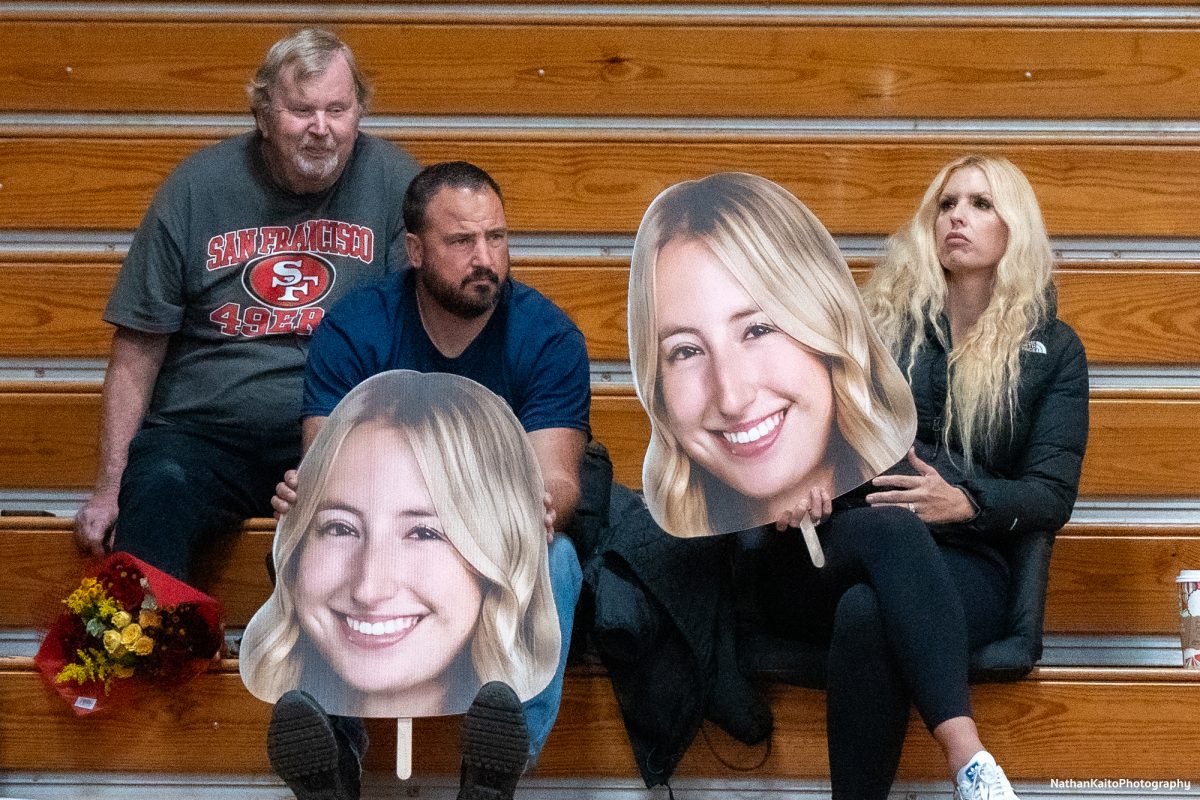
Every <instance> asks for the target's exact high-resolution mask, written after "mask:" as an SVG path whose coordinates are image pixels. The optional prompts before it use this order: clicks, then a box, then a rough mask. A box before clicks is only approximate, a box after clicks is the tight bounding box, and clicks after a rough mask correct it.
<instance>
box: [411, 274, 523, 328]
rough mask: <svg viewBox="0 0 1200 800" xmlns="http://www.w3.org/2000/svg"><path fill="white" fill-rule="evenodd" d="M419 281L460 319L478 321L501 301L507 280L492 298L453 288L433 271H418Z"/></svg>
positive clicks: (440, 304)
mask: <svg viewBox="0 0 1200 800" xmlns="http://www.w3.org/2000/svg"><path fill="white" fill-rule="evenodd" d="M417 279H418V280H420V281H421V285H422V286H423V287H425V291H427V292H429V296H430V297H432V298H433V299H434V300H435V301H436V302H437V304H438V305H439V306H441V307H442V308H444V309H445V310H446V311H448V312H450V313H451V314H453V315H454V316H456V317H459V318H460V319H467V320H470V319H476V318H478V317H480V316H482V315H483V314H486V313H487V312H488V311H491V310H492V309H493V308H495V307H496V303H497V302H499V300H500V291H501V290H502V289H503V288H504V284H505V283H506V282H507V280H508V279H507V278H506V279H505V280H504V281H501V282H500V284H499V285H498V286H496V290H495V291H494V292H492V294H491V297H490V298H487V299H485V298H481V297H479V296H478V295H475V294H472V293H468V292H465V291H463V289H462V288H461V287H457V286H452V285H450V284H449V283H446V282H444V281H442V280H441V279H440V278H438V276H437V275H435V274H433V270H431V269H419V270H417Z"/></svg>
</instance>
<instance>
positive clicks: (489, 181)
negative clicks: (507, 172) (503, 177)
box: [404, 161, 504, 233]
mask: <svg viewBox="0 0 1200 800" xmlns="http://www.w3.org/2000/svg"><path fill="white" fill-rule="evenodd" d="M446 187H449V188H451V189H470V190H471V191H479V190H480V189H483V188H485V187H486V188H489V189H491V190H492V191H493V192H495V193H496V197H499V198H500V202H501V204H503V203H504V195H503V194H501V192H500V185H499V184H497V183H496V181H495V180H494V179H493V178H492V176H491V175H488V174H487V173H486V172H484V171H483V170H482V169H480V168H479V167H477V166H475V165H474V164H471V163H469V162H466V161H443V162H441V163H440V164H431V165H429V166H428V167H426V168H425V169H423V170H421V171H420V172H418V173H417V177H415V178H413V179H412V183H410V184H409V185H408V191H407V192H405V193H404V228H405V230H407V231H408V232H409V233H420V232H421V231H422V229H424V227H425V209H426V208H428V207H429V201H430V200H432V199H433V196H434V195H435V194H437V193H438V192H440V191H441V190H442V189H444V188H446Z"/></svg>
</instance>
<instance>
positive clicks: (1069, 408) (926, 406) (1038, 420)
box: [901, 317, 1088, 544]
mask: <svg viewBox="0 0 1200 800" xmlns="http://www.w3.org/2000/svg"><path fill="white" fill-rule="evenodd" d="M1021 350H1022V352H1021V383H1020V385H1019V386H1018V387H1017V403H1016V409H1015V411H1014V416H1013V423H1012V429H1011V430H1010V431H1008V435H1007V436H1006V437H1004V438H1003V440H1002V441H1000V442H998V443H997V444H996V445H995V446H994V447H993V448H992V449H991V451H990V452H980V453H977V454H976V459H977V461H978V464H979V467H980V469H979V470H977V472H978V473H979V474H977V475H974V476H969V477H966V478H964V479H962V480H961V481H951V482H952V483H957V484H959V485H961V486H962V487H963V488H964V489H966V491H967V493H968V494H969V495H970V497H971V499H972V501H973V502H974V503H975V505H976V506H977V507H978V509H979V515H978V516H977V517H975V519H974V520H972V522H971V523H970V524H969V525H968V526H967V527H968V528H969V529H971V530H974V531H976V532H978V533H981V534H983V535H984V537H985V538H987V539H989V540H991V541H993V542H995V543H997V544H1001V543H1003V542H1004V540H1005V539H1006V538H1009V537H1006V536H1004V534H1006V533H1012V534H1020V533H1026V532H1029V531H1056V530H1058V529H1059V528H1061V527H1062V526H1063V525H1065V524H1066V522H1067V520H1068V519H1069V518H1070V516H1071V508H1072V507H1073V506H1074V504H1075V496H1076V494H1077V492H1078V490H1079V470H1080V467H1081V465H1082V464H1083V451H1084V447H1085V446H1086V445H1087V431H1088V373H1087V357H1086V356H1085V354H1084V350H1083V343H1082V342H1080V341H1079V337H1078V336H1077V335H1075V331H1073V330H1071V327H1070V326H1069V325H1067V324H1066V323H1065V322H1062V321H1061V320H1058V319H1056V318H1054V317H1051V319H1050V321H1048V322H1047V323H1046V324H1044V325H1042V326H1041V327H1040V328H1039V329H1038V330H1036V331H1035V332H1034V334H1033V335H1032V336H1031V337H1030V338H1029V339H1028V340H1027V341H1026V342H1025V343H1024V345H1022V348H1021ZM903 368H904V365H901V369H903ZM946 382H947V379H946V350H945V349H944V348H943V347H942V345H941V343H940V342H939V341H938V338H937V334H936V332H935V331H934V330H933V329H932V326H930V328H929V330H927V331H926V343H925V345H924V346H923V348H922V349H921V350H920V351H919V352H918V354H917V358H916V360H915V362H914V363H913V368H912V375H911V384H912V392H913V399H914V400H915V401H916V404H917V439H918V440H919V441H921V442H924V443H925V444H926V445H928V446H931V447H933V448H934V449H935V450H936V449H937V448H939V447H941V446H942V444H941V443H942V415H943V413H944V409H945V406H946ZM984 475H986V476H987V477H984Z"/></svg>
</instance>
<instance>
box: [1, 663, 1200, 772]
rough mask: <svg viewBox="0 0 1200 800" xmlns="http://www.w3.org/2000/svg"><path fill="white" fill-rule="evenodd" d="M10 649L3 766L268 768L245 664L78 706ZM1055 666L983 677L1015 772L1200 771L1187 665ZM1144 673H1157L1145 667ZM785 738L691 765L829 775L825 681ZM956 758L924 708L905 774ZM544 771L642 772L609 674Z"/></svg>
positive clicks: (801, 702) (425, 727)
mask: <svg viewBox="0 0 1200 800" xmlns="http://www.w3.org/2000/svg"><path fill="white" fill-rule="evenodd" d="M6 662H7V663H0V706H2V707H3V708H4V709H5V712H4V714H3V715H0V769H8V770H21V771H31V770H32V771H38V770H51V771H54V772H64V771H66V772H73V771H81V770H94V769H95V767H96V762H95V759H96V755H95V752H94V749H93V748H91V747H84V746H80V743H81V742H82V741H85V740H86V741H119V742H122V743H123V747H124V748H127V749H128V752H135V753H137V754H138V757H137V758H136V759H130V760H129V761H128V762H127V764H123V767H124V768H126V769H136V770H138V771H164V772H231V773H232V772H267V771H269V767H268V765H267V761H266V747H265V745H264V742H265V735H266V727H267V721H268V718H269V713H270V706H269V705H267V704H266V703H262V702H260V701H258V700H255V699H254V698H253V697H251V696H250V695H249V694H248V693H247V692H246V690H245V689H244V688H243V687H242V684H241V680H240V678H239V677H238V675H237V673H236V671H234V664H233V663H232V662H226V664H225V666H224V669H223V670H222V671H218V672H212V673H209V674H207V675H203V676H201V677H200V678H198V679H197V680H195V681H193V682H192V683H190V684H188V685H187V686H185V687H182V688H180V689H177V690H175V691H173V692H172V693H171V694H170V695H158V696H155V695H153V694H151V695H149V696H146V697H144V698H143V699H142V700H141V701H140V702H138V703H137V704H136V705H130V706H127V707H125V708H121V709H114V710H113V711H112V712H111V713H107V714H97V715H96V716H95V717H94V718H90V717H89V718H78V717H76V716H75V715H74V714H73V713H72V712H71V711H70V710H69V709H68V708H67V707H66V704H65V703H64V702H63V701H62V700H61V699H60V698H59V697H58V696H57V695H54V694H53V693H52V692H51V690H50V689H49V688H48V687H47V686H46V684H45V683H44V682H43V681H42V679H41V677H40V676H38V675H37V674H35V673H34V672H33V670H32V668H31V664H30V662H29V660H28V659H7V660H6ZM1163 672H1166V671H1164V670H1157V671H1154V670H1145V671H1143V670H1120V669H1107V670H1088V671H1078V670H1069V669H1062V668H1059V669H1041V670H1039V671H1038V672H1037V673H1036V677H1035V678H1034V679H1031V680H1025V681H1021V682H1019V683H1015V684H1006V685H990V686H980V687H976V688H975V689H974V691H973V695H972V697H973V702H974V712H975V715H976V717H977V718H978V720H979V727H980V734H981V736H982V738H983V739H984V741H989V742H1002V743H1003V745H1004V768H1005V771H1006V772H1007V773H1008V774H1009V776H1010V777H1012V778H1014V779H1018V780H1020V779H1026V780H1028V779H1044V776H1046V775H1047V774H1058V771H1059V770H1062V769H1065V768H1067V767H1068V766H1069V768H1070V770H1071V774H1072V775H1077V776H1081V777H1094V776H1112V777H1125V778H1141V779H1171V778H1191V779H1193V780H1194V779H1196V778H1200V768H1198V767H1197V765H1196V762H1195V761H1194V760H1190V759H1187V758H1181V757H1180V755H1179V754H1180V753H1187V752H1194V751H1196V750H1197V749H1200V733H1198V732H1197V731H1196V726H1195V725H1194V724H1193V723H1192V719H1191V716H1192V715H1191V714H1190V713H1181V711H1182V710H1184V709H1194V708H1195V706H1196V703H1198V702H1200V682H1198V681H1196V680H1194V679H1192V678H1193V677H1194V676H1191V675H1188V674H1186V672H1185V671H1184V670H1182V669H1181V670H1175V671H1172V672H1170V673H1169V674H1168V675H1167V676H1163V675H1161V674H1159V673H1163ZM1143 673H1148V674H1146V675H1143ZM767 691H768V695H769V698H770V701H771V705H772V708H773V710H774V712H775V733H774V736H773V740H772V747H771V752H770V754H769V755H768V756H767V758H766V760H765V762H764V763H763V765H762V766H761V767H759V768H758V769H755V770H752V771H751V772H748V773H746V772H734V771H732V770H730V769H729V768H728V767H726V766H724V765H723V764H722V763H721V762H720V761H719V760H718V755H719V756H720V757H721V758H722V759H724V761H725V762H726V763H731V764H734V765H737V764H754V763H756V762H757V761H758V760H759V759H760V758H761V756H762V753H763V751H762V748H761V747H759V748H746V747H743V746H742V745H739V744H736V743H734V742H733V741H731V740H729V739H728V738H727V737H725V736H724V735H723V734H720V733H719V732H718V731H716V730H715V729H713V731H712V733H711V745H709V746H706V745H705V744H704V742H703V741H702V740H697V742H696V743H695V744H694V745H693V746H692V748H691V750H690V751H689V752H688V754H687V755H686V757H685V758H684V760H683V762H682V764H681V765H680V769H679V773H678V774H679V775H680V777H689V776H691V777H710V778H718V777H725V778H732V777H740V778H745V777H754V776H758V777H771V778H781V779H787V778H827V777H828V766H827V761H826V755H825V752H826V751H825V748H826V745H825V737H824V727H825V723H824V719H825V696H824V693H822V692H819V691H813V690H808V689H799V688H795V687H790V686H784V685H778V684H774V685H771V686H769V687H768V690H767ZM460 724H461V722H460V720H459V718H456V717H442V718H438V719H425V720H417V721H416V724H415V726H414V731H413V741H414V748H413V749H414V753H413V767H414V771H415V772H416V773H417V774H436V775H452V774H455V773H456V772H457V769H458V728H459V725H460ZM389 726H392V727H391V731H394V724H393V723H390V721H374V722H372V724H371V725H370V726H369V727H370V731H371V737H372V747H371V750H370V751H369V753H368V759H367V766H368V768H372V769H375V770H384V769H388V767H389V766H391V765H390V764H389V763H388V762H389V759H392V758H393V756H392V753H394V744H393V743H394V741H395V739H394V736H393V734H392V733H391V731H389V730H388V728H389ZM944 772H945V765H944V762H943V761H942V759H941V756H940V755H939V753H938V750H937V747H936V746H935V745H934V743H933V740H932V738H931V737H930V736H929V735H928V734H927V733H925V732H924V730H923V726H922V725H921V723H920V722H919V721H917V720H915V719H914V720H913V721H912V722H911V723H910V726H909V739H908V742H907V744H906V746H905V753H904V759H903V761H902V766H901V770H900V776H901V777H902V778H909V779H925V780H942V779H944V777H945V776H944V774H943V773H944ZM535 774H536V775H538V776H541V777H571V778H586V777H589V776H595V777H620V778H633V777H634V776H635V775H636V769H635V766H634V763H633V757H632V755H631V753H630V748H629V744H628V739H627V738H626V735H625V732H624V728H623V725H622V723H621V720H620V716H619V713H618V711H617V706H616V700H615V698H614V697H613V694H612V689H611V685H610V683H609V680H608V678H607V677H606V676H604V675H600V674H595V673H594V672H583V673H579V672H576V671H573V670H572V671H569V673H568V676H567V680H566V684H565V687H564V697H563V703H562V710H561V712H560V714H559V718H558V721H557V723H556V725H555V727H554V731H553V732H552V734H551V736H550V739H549V741H548V742H547V745H546V749H545V751H544V752H543V754H542V757H541V759H540V761H539V763H538V768H537V771H536V773H535Z"/></svg>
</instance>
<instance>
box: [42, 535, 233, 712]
mask: <svg viewBox="0 0 1200 800" xmlns="http://www.w3.org/2000/svg"><path fill="white" fill-rule="evenodd" d="M84 577H85V579H86V578H87V577H94V578H95V581H96V584H97V585H98V587H99V589H102V590H103V594H104V596H105V597H106V598H108V599H109V600H110V601H112V604H108V605H106V608H112V607H116V608H117V609H118V610H120V611H125V612H127V613H128V614H129V615H130V618H131V621H132V622H133V623H137V622H139V615H140V613H141V612H142V610H143V609H146V610H147V611H149V612H150V613H149V615H148V616H146V617H143V619H146V620H148V621H149V624H148V625H145V626H142V625H138V626H137V627H138V628H140V629H141V632H140V634H139V633H136V632H135V631H132V630H130V631H129V632H130V634H131V636H133V637H134V638H146V639H149V640H151V641H152V643H153V647H152V649H151V650H150V652H148V653H144V654H143V653H138V654H136V655H135V654H134V650H135V648H134V641H133V640H131V641H129V642H127V643H125V644H124V645H121V646H119V647H118V649H117V650H116V652H117V653H119V654H121V660H122V661H123V662H127V663H128V664H129V666H125V667H123V669H125V670H128V671H131V672H132V675H131V676H130V677H121V676H119V675H118V676H116V677H113V676H110V677H108V678H107V679H89V680H82V681H81V680H78V679H76V678H69V679H67V680H60V679H59V677H60V675H61V674H62V673H63V672H64V668H65V667H67V665H69V664H72V663H79V662H80V661H81V660H82V659H81V657H80V655H79V654H80V651H83V652H84V653H92V654H101V655H102V657H109V656H104V655H103V654H105V653H111V651H108V650H106V647H105V643H104V639H103V637H102V636H101V635H97V634H98V632H100V631H101V630H102V629H105V628H108V629H113V626H112V624H111V622H107V620H108V619H111V616H108V617H106V618H105V619H106V622H107V624H100V623H97V622H93V626H94V627H95V628H96V629H97V630H93V631H89V630H88V627H87V619H85V617H88V618H90V617H91V616H93V615H92V614H83V615H81V614H80V613H76V612H75V611H73V610H72V609H71V608H69V607H64V609H63V611H62V613H60V614H59V616H58V618H57V619H56V620H55V621H54V623H53V625H51V627H50V631H49V632H48V633H47V634H46V638H45V639H44V640H43V641H42V646H41V648H39V650H38V653H37V655H36V656H35V657H34V663H36V664H37V666H38V669H39V670H40V671H41V673H42V676H43V677H44V678H45V679H46V681H47V682H48V683H49V684H50V686H51V687H53V688H54V690H55V691H57V692H58V693H59V695H60V696H62V698H63V699H64V700H66V701H67V703H68V704H70V706H71V708H72V709H74V711H75V713H76V714H79V715H84V714H89V713H91V712H93V711H96V710H98V709H99V708H101V707H102V706H107V705H111V704H114V703H118V702H123V700H121V699H120V698H121V697H122V695H126V694H129V693H130V691H131V690H133V687H134V686H135V685H136V684H137V683H143V684H145V683H150V684H156V685H160V686H172V685H178V684H180V683H182V682H184V681H186V680H189V679H191V678H193V677H195V676H196V675H198V674H199V673H201V672H203V671H204V670H205V669H207V668H208V665H209V664H210V663H211V662H212V661H213V660H214V659H215V658H216V657H217V656H218V655H219V654H220V651H221V646H222V645H223V644H224V640H225V634H224V626H223V625H222V621H221V619H222V613H221V607H220V605H219V604H218V603H217V601H216V600H214V599H213V598H212V597H209V596H208V595H206V594H204V593H203V592H201V591H199V590H197V589H194V588H192V587H191V586H188V585H187V584H186V583H184V582H182V581H180V580H178V579H176V578H173V577H171V576H170V575H167V574H166V573H165V572H162V571H161V570H158V569H156V568H154V567H152V566H150V565H149V564H147V563H145V562H144V561H141V560H139V559H137V558H134V557H133V556H131V555H129V554H128V553H113V554H112V555H110V556H108V557H107V558H105V559H104V560H103V561H101V562H100V563H99V565H98V567H97V568H96V569H95V571H94V574H91V575H89V576H84ZM81 591H82V586H81ZM92 591H93V592H97V591H98V590H96V589H93V590H92ZM147 595H149V596H150V598H151V599H148V598H147ZM72 596H74V592H72V594H70V595H68V599H69V598H70V597H72ZM65 602H66V601H64V603H65ZM113 604H115V606H114V605H113ZM147 607H150V608H147ZM89 608H94V606H90V607H89ZM127 630H128V628H127ZM105 635H109V636H113V635H114V634H112V633H105ZM115 635H117V636H119V633H118V634H115Z"/></svg>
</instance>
